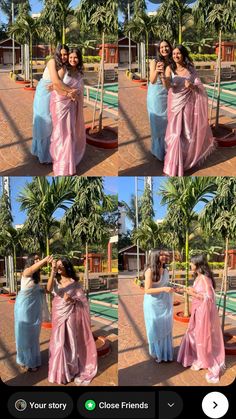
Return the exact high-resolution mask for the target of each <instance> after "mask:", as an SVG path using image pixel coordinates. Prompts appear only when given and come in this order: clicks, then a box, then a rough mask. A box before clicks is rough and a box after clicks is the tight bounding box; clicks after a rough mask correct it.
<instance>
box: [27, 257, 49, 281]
mask: <svg viewBox="0 0 236 419" xmlns="http://www.w3.org/2000/svg"><path fill="white" fill-rule="evenodd" d="M51 260H52V256H46V257H45V258H44V259H42V260H40V261H39V262H36V263H34V264H33V265H32V266H29V267H28V268H25V269H24V271H23V276H24V277H28V276H32V275H33V274H34V273H35V272H37V271H38V270H39V269H40V268H42V266H44V265H45V264H46V263H47V262H49V263H50V261H51Z"/></svg>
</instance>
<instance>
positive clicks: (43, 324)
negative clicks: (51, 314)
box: [41, 322, 52, 329]
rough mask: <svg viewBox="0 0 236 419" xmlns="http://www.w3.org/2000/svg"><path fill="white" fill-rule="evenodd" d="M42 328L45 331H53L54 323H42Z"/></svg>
mask: <svg viewBox="0 0 236 419" xmlns="http://www.w3.org/2000/svg"><path fill="white" fill-rule="evenodd" d="M41 327H42V328H43V329H51V328H52V322H42V324H41Z"/></svg>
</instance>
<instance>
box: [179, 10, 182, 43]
mask: <svg viewBox="0 0 236 419" xmlns="http://www.w3.org/2000/svg"><path fill="white" fill-rule="evenodd" d="M181 44H182V17H181V16H180V17H179V45H181Z"/></svg>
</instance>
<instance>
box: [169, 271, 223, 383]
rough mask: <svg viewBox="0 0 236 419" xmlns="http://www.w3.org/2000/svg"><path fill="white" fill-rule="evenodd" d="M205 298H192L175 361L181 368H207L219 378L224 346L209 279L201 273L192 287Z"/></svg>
mask: <svg viewBox="0 0 236 419" xmlns="http://www.w3.org/2000/svg"><path fill="white" fill-rule="evenodd" d="M193 288H194V290H195V291H196V292H197V293H200V294H201V295H202V296H203V297H204V299H203V300H200V299H198V298H193V300H192V309H191V311H192V313H191V319H190V322H189V326H188V330H187V332H186V334H185V336H184V337H183V339H182V342H181V345H180V349H179V353H178V358H177V361H178V362H180V363H181V364H183V366H184V367H188V366H190V365H193V364H194V365H195V366H197V367H198V368H199V369H200V368H207V369H208V370H209V371H210V373H211V375H212V376H214V377H215V378H218V377H219V375H220V372H221V370H222V369H223V368H224V365H225V348H224V340H223V334H222V330H221V327H220V319H219V315H218V311H217V307H216V303H215V293H214V289H213V287H212V284H211V280H210V279H209V278H207V277H205V276H203V275H202V277H201V278H200V279H197V280H196V281H195V284H194V286H193Z"/></svg>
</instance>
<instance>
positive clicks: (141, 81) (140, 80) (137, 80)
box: [132, 79, 147, 83]
mask: <svg viewBox="0 0 236 419" xmlns="http://www.w3.org/2000/svg"><path fill="white" fill-rule="evenodd" d="M132 81H133V82H134V83H146V81H147V80H145V79H133V80H132Z"/></svg>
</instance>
